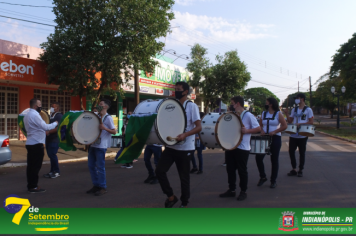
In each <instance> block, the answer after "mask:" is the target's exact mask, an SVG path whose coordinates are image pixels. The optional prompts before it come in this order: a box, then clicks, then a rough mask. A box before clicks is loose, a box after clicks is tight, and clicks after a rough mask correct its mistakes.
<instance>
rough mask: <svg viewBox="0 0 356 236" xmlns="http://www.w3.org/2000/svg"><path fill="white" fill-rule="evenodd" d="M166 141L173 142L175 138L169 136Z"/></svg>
mask: <svg viewBox="0 0 356 236" xmlns="http://www.w3.org/2000/svg"><path fill="white" fill-rule="evenodd" d="M167 141H171V142H174V141H177V138H172V137H171V136H168V137H167Z"/></svg>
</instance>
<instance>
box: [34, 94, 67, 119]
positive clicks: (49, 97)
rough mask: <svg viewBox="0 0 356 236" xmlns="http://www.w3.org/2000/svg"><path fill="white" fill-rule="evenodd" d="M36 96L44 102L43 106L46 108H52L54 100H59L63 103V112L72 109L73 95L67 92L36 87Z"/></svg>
mask: <svg viewBox="0 0 356 236" xmlns="http://www.w3.org/2000/svg"><path fill="white" fill-rule="evenodd" d="M34 96H35V98H38V99H40V100H41V102H42V108H43V109H44V110H47V111H48V112H49V110H50V109H51V103H52V102H59V104H60V105H61V112H62V113H63V114H65V113H66V112H68V111H70V104H71V100H70V99H71V97H70V96H69V95H68V93H67V92H59V91H56V90H45V89H35V90H34Z"/></svg>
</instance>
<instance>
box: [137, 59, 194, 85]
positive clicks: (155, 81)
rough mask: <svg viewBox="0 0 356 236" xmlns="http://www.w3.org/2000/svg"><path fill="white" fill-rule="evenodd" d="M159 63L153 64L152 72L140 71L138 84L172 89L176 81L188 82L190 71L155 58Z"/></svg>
mask: <svg viewBox="0 0 356 236" xmlns="http://www.w3.org/2000/svg"><path fill="white" fill-rule="evenodd" d="M154 60H155V61H157V62H158V63H159V64H158V65H156V66H155V69H154V71H153V73H147V72H146V71H143V70H141V71H140V84H144V85H145V86H148V87H154V88H160V89H168V90H174V89H175V84H176V83H177V82H178V81H184V82H188V81H189V80H190V76H191V73H189V72H188V71H187V70H186V69H185V68H184V67H181V66H177V65H174V64H172V63H168V62H166V61H161V60H158V59H155V58H154Z"/></svg>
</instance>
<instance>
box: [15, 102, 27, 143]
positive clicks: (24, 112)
mask: <svg viewBox="0 0 356 236" xmlns="http://www.w3.org/2000/svg"><path fill="white" fill-rule="evenodd" d="M29 112H30V108H27V109H26V110H24V111H23V112H22V113H21V114H20V115H18V117H17V124H18V125H19V127H20V130H21V131H22V133H23V135H25V137H26V138H27V131H26V128H25V123H24V122H23V119H24V118H25V116H26V115H27V113H29Z"/></svg>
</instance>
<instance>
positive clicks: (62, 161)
mask: <svg viewBox="0 0 356 236" xmlns="http://www.w3.org/2000/svg"><path fill="white" fill-rule="evenodd" d="M162 150H164V147H163V148H162ZM144 152H145V149H142V154H143V153H144ZM116 154H117V153H115V152H110V153H107V154H105V157H115V156H116ZM86 160H88V157H80V158H76V159H67V160H58V163H70V162H78V161H86ZM47 164H51V162H50V161H44V162H42V165H47ZM21 166H27V163H7V164H5V165H1V166H0V168H6V167H21Z"/></svg>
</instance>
